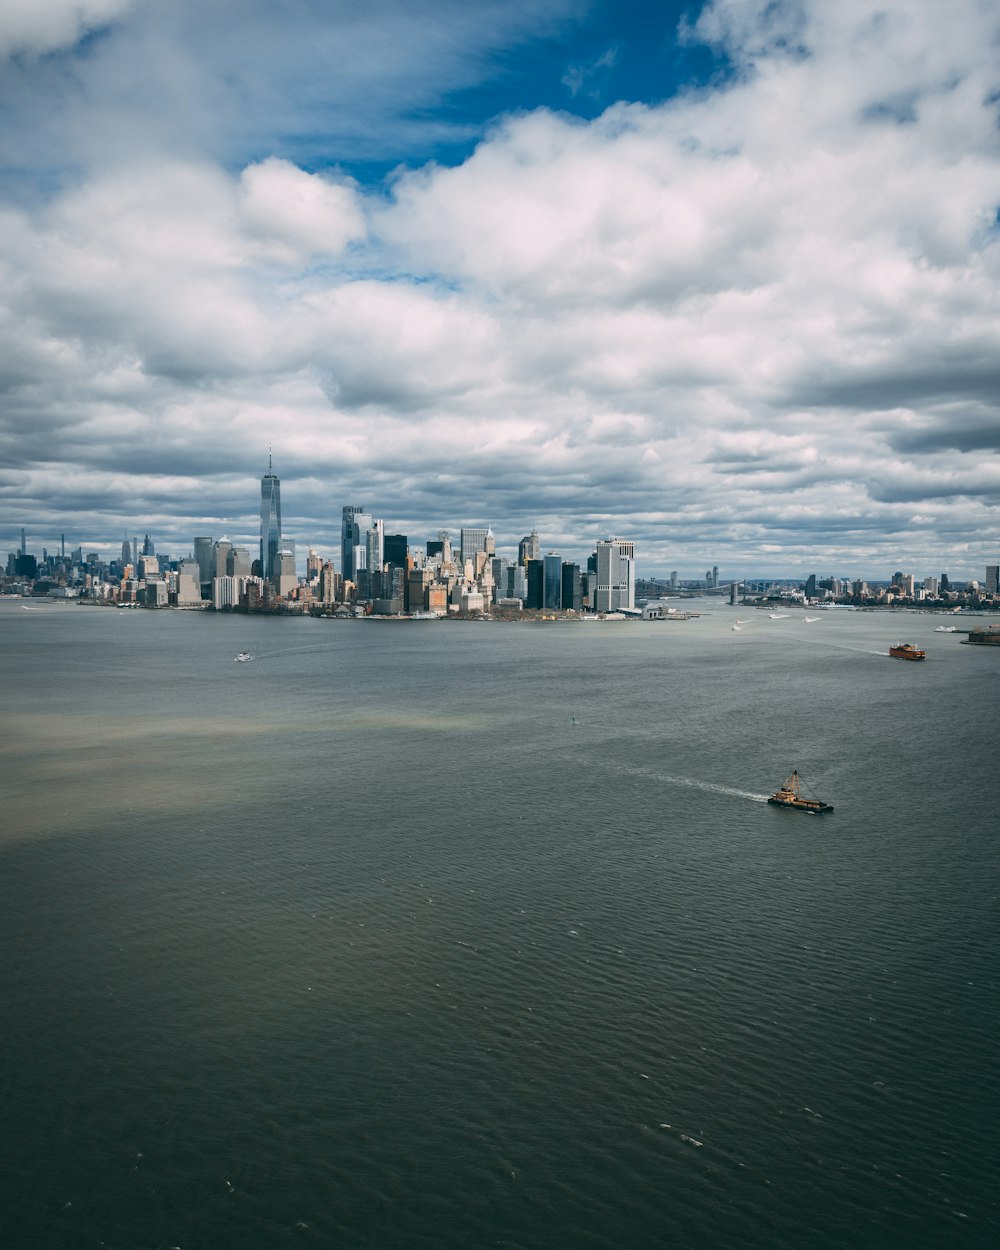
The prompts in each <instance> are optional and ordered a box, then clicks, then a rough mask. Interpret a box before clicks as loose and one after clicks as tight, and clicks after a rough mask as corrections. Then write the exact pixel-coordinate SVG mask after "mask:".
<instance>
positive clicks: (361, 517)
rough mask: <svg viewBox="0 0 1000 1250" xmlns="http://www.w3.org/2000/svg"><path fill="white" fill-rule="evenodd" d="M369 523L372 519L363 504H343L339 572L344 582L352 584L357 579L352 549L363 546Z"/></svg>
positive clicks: (369, 526)
mask: <svg viewBox="0 0 1000 1250" xmlns="http://www.w3.org/2000/svg"><path fill="white" fill-rule="evenodd" d="M371 523H372V518H371V516H370V515H369V514H368V513H367V512H365V509H364V505H363V504H350V503H348V504H344V510H343V514H342V516H341V521H340V571H341V574H342V575H343V578H344V581H350V582H353V581H354V580H355V579H356V577H357V572H358V570H357V567H356V566H355V561H354V549H355V547H360V546H363V545H364V542H365V538H364V536H365V533H366V532H367V531H368V530H369V529H370V528H371Z"/></svg>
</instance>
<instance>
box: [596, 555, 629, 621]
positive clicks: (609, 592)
mask: <svg viewBox="0 0 1000 1250" xmlns="http://www.w3.org/2000/svg"><path fill="white" fill-rule="evenodd" d="M594 598H595V602H594V610H595V611H596V612H621V611H623V610H626V611H634V610H635V543H632V542H629V541H627V540H626V539H624V538H609V539H607V541H606V542H599V543H598V544H597V591H596V594H595V596H594Z"/></svg>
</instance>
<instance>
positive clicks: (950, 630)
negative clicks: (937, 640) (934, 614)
mask: <svg viewBox="0 0 1000 1250" xmlns="http://www.w3.org/2000/svg"><path fill="white" fill-rule="evenodd" d="M934 632H935V634H955V633H958V626H957V625H937V626H935V628H934Z"/></svg>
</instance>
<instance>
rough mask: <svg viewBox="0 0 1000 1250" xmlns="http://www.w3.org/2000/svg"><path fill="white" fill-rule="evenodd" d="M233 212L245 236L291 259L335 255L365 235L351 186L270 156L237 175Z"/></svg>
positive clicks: (360, 214) (354, 193)
mask: <svg viewBox="0 0 1000 1250" xmlns="http://www.w3.org/2000/svg"><path fill="white" fill-rule="evenodd" d="M239 211H240V217H241V219H242V221H243V223H244V226H245V227H246V229H247V230H248V231H249V232H250V233H251V234H253V235H256V236H257V237H258V238H260V239H261V240H263V241H264V242H265V243H272V244H277V245H278V247H279V249H280V250H279V252H278V254H279V256H281V257H282V258H288V259H292V260H294V259H305V258H308V257H310V256H336V255H338V254H339V253H340V252H342V251H343V250H344V248H345V247H346V246H347V245H348V243H352V242H354V241H356V240H358V239H362V238H364V235H365V223H364V217H363V215H362V212H361V208H360V206H359V203H358V197H357V193H356V191H355V189H354V187H353V185H351V183H349V182H347V181H343V182H331V181H329V180H328V179H326V178H321V177H320V176H319V175H317V174H309V173H306V172H305V171H304V170H302V169H299V168H298V167H297V166H296V165H293V164H292V163H291V162H290V161H284V160H279V159H278V158H277V157H274V156H272V157H269V158H268V159H267V160H264V161H261V162H260V163H259V164H256V165H248V166H247V168H246V169H244V170H243V173H242V174H241V175H240V189H239Z"/></svg>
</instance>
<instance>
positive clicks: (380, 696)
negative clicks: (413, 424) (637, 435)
mask: <svg viewBox="0 0 1000 1250" xmlns="http://www.w3.org/2000/svg"><path fill="white" fill-rule="evenodd" d="M696 606H698V607H699V608H700V610H702V611H703V612H704V615H702V616H701V617H699V618H698V619H692V620H688V621H676V622H649V623H638V622H605V623H590V624H583V623H571V624H562V623H559V624H556V623H551V624H550V623H544V624H530V625H529V624H501V623H489V622H482V623H475V622H462V623H460V622H450V621H446V622H433V621H413V622H392V621H385V622H378V621H362V622H339V621H323V620H312V619H294V618H270V617H265V616H252V617H247V616H241V615H225V614H211V613H197V612H177V611H159V612H156V611H123V610H114V609H98V608H87V607H82V606H78V605H72V604H53V603H45V602H44V601H43V602H39V603H37V604H31V605H27V604H23V603H17V602H4V603H2V604H0V656H2V664H3V717H2V723H0V770H2V772H0V801H2V812H3V816H2V833H0V944H2V950H3V959H2V963H0V981H2V984H0V993H2V997H0V1002H2V1004H3V1024H2V1029H0V1057H2V1065H0V1080H2V1082H3V1110H4V1115H3V1122H4V1128H3V1132H2V1134H0V1245H2V1246H4V1247H7V1248H10V1250H20V1248H22V1247H24V1248H25V1250H29V1248H30V1250H48V1248H49V1247H52V1248H57V1247H58V1248H60V1250H62V1248H66V1250H77V1248H80V1250H83V1248H90V1247H94V1248H95V1250H96V1248H98V1247H106V1248H108V1250H167V1248H169V1247H180V1248H181V1250H230V1248H231V1250H272V1248H277V1247H283V1246H289V1247H293V1246H302V1247H310V1246H316V1247H319V1246H333V1245H337V1246H345V1247H372V1248H375V1247H378V1248H383V1247H384V1248H389V1250H393V1248H396V1247H399V1248H401V1250H409V1248H411V1247H413V1248H417V1247H435V1248H445V1250H451V1248H453V1247H454V1248H459V1247H461V1248H463V1250H464V1248H469V1247H510V1248H514V1250H519V1248H524V1250H566V1248H569V1247H573V1248H578V1247H594V1248H597V1247H630V1248H633V1250H644V1248H645V1247H650V1248H652V1247H660V1246H667V1245H677V1244H692V1245H699V1246H705V1247H712V1250H747V1248H751V1250H753V1248H758V1247H759V1248H761V1250H764V1248H765V1247H767V1248H769V1250H774V1248H778V1250H780V1248H782V1247H787V1248H794V1250H799V1248H803V1250H805V1248H809V1250H834V1248H836V1250H841V1248H843V1250H848V1248H849V1250H869V1248H870V1250H876V1248H877V1250H884V1248H885V1247H889V1246H899V1247H906V1248H907V1250H924V1248H932V1247H935V1248H936V1247H941V1248H944V1247H949V1248H955V1247H958V1248H964V1247H970V1248H972V1247H975V1248H977V1250H978V1248H979V1247H982V1248H983V1250H986V1248H987V1247H995V1246H997V1245H1000V1210H998V1200H997V1197H996V1194H997V1185H996V1179H997V1175H998V1173H1000V1139H998V1134H997V1130H996V1123H997V1114H998V1111H1000V1066H998V1063H997V1038H998V1036H1000V1002H998V994H997V935H998V925H997V895H998V888H1000V872H998V852H997V846H998V838H997V833H998V818H997V812H998V804H997V800H996V761H997V744H998V730H997V709H998V707H1000V655H998V654H997V653H996V651H995V649H992V648H985V647H984V648H975V647H964V646H961V645H960V644H959V640H960V638H961V637H962V635H960V634H947V635H946V634H936V633H935V632H934V627H935V625H936V624H939V623H940V618H936V617H934V616H932V615H923V614H916V613H908V614H904V613H877V612H873V613H860V612H847V611H827V612H823V613H821V614H817V615H819V616H820V617H821V619H819V620H817V621H815V622H810V623H807V622H806V621H805V620H804V619H803V615H802V613H801V612H800V611H799V612H795V611H792V610H789V614H788V615H787V616H785V617H783V618H782V619H778V620H772V619H770V617H769V615H768V614H767V613H764V612H759V611H757V612H755V611H752V610H751V611H748V610H745V609H744V610H741V616H742V618H743V619H747V618H749V620H748V623H747V624H746V625H745V626H743V627H742V629H741V630H740V631H738V632H734V631H733V630H732V624H733V622H734V619H735V615H736V613H735V610H734V609H731V608H728V607H726V606H724V605H723V604H721V603H720V602H718V601H704V602H703V603H700V604H699V605H696ZM898 641H911V642H913V643H915V644H916V645H917V646H918V647H922V648H924V649H925V650H926V651H927V660H926V661H925V662H924V663H921V664H913V663H904V662H899V661H895V660H892V659H890V658H889V657H888V654H887V652H888V648H889V646H890V645H892V644H894V643H896V642H898ZM243 650H246V651H249V652H250V653H251V655H252V656H253V657H254V658H253V660H252V662H249V663H234V662H233V661H234V657H235V656H236V655H237V654H238V653H239V652H240V651H243ZM793 768H797V769H798V770H799V772H800V774H801V775H802V777H803V779H804V781H805V782H806V783H807V784H808V785H809V786H811V788H812V790H813V792H814V793H815V795H816V796H817V797H819V798H820V799H823V800H825V801H826V802H829V803H832V804H834V806H835V809H836V810H835V812H834V813H833V814H832V815H826V816H820V817H817V816H811V815H806V814H803V813H798V812H792V811H787V810H782V809H780V808H776V807H773V806H770V805H768V803H767V802H766V799H767V796H768V794H769V793H770V792H771V791H773V790H774V789H775V788H776V787H777V786H778V785H779V784H780V783H781V782H782V781H783V780H784V778H785V777H786V776H787V775H788V774H789V773H790V772H791V770H792V769H793Z"/></svg>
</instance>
